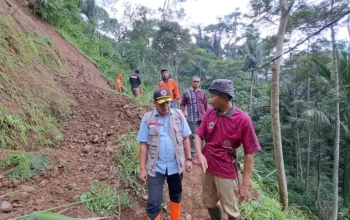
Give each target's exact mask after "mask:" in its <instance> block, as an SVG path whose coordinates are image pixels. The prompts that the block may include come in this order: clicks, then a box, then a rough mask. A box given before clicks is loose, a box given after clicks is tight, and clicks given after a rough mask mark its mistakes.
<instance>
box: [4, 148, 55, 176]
mask: <svg viewBox="0 0 350 220" xmlns="http://www.w3.org/2000/svg"><path fill="white" fill-rule="evenodd" d="M51 167H52V160H51V158H50V157H48V156H46V155H43V154H40V153H26V152H10V153H8V154H7V155H6V157H5V159H4V160H2V161H0V168H9V170H8V171H7V172H6V173H5V176H7V177H9V178H12V179H28V178H30V177H32V176H35V175H40V174H41V173H43V172H44V171H45V169H48V168H51Z"/></svg>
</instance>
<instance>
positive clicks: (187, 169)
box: [186, 160, 193, 172]
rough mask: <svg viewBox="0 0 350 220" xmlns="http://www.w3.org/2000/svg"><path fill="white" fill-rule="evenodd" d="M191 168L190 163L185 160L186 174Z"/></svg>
mask: <svg viewBox="0 0 350 220" xmlns="http://www.w3.org/2000/svg"><path fill="white" fill-rule="evenodd" d="M192 166H193V164H192V161H188V160H187V161H186V172H191V170H192Z"/></svg>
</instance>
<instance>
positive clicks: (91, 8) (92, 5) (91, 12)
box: [86, 0, 95, 19]
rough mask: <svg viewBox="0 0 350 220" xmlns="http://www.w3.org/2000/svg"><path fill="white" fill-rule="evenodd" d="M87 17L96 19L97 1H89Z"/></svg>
mask: <svg viewBox="0 0 350 220" xmlns="http://www.w3.org/2000/svg"><path fill="white" fill-rule="evenodd" d="M86 3H87V9H86V16H87V17H88V18H89V19H91V18H93V17H94V10H95V0H87V2H86Z"/></svg>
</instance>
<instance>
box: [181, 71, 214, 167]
mask: <svg viewBox="0 0 350 220" xmlns="http://www.w3.org/2000/svg"><path fill="white" fill-rule="evenodd" d="M191 85H192V87H191V88H189V89H186V90H185V91H184V93H183V95H182V99H181V105H180V108H181V110H182V112H183V113H184V115H185V116H186V118H187V121H188V124H189V126H190V128H191V131H192V135H191V136H190V143H191V155H192V159H193V163H194V164H197V163H198V161H197V156H196V149H195V144H194V134H195V133H196V131H197V130H198V127H199V125H200V124H201V122H202V120H203V117H204V115H205V112H206V111H207V110H208V100H207V97H206V95H205V92H204V91H203V90H202V89H200V88H199V86H200V78H199V77H198V76H194V77H192V83H191ZM186 107H187V111H186V110H185V108H186Z"/></svg>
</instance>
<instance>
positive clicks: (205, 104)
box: [203, 91, 208, 111]
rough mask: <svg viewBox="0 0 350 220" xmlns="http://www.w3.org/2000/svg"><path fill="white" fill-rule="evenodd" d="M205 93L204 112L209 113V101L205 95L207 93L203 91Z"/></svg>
mask: <svg viewBox="0 0 350 220" xmlns="http://www.w3.org/2000/svg"><path fill="white" fill-rule="evenodd" d="M203 93H204V101H203V102H204V103H203V104H204V110H205V111H208V99H207V96H206V95H205V92H204V91H203Z"/></svg>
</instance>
